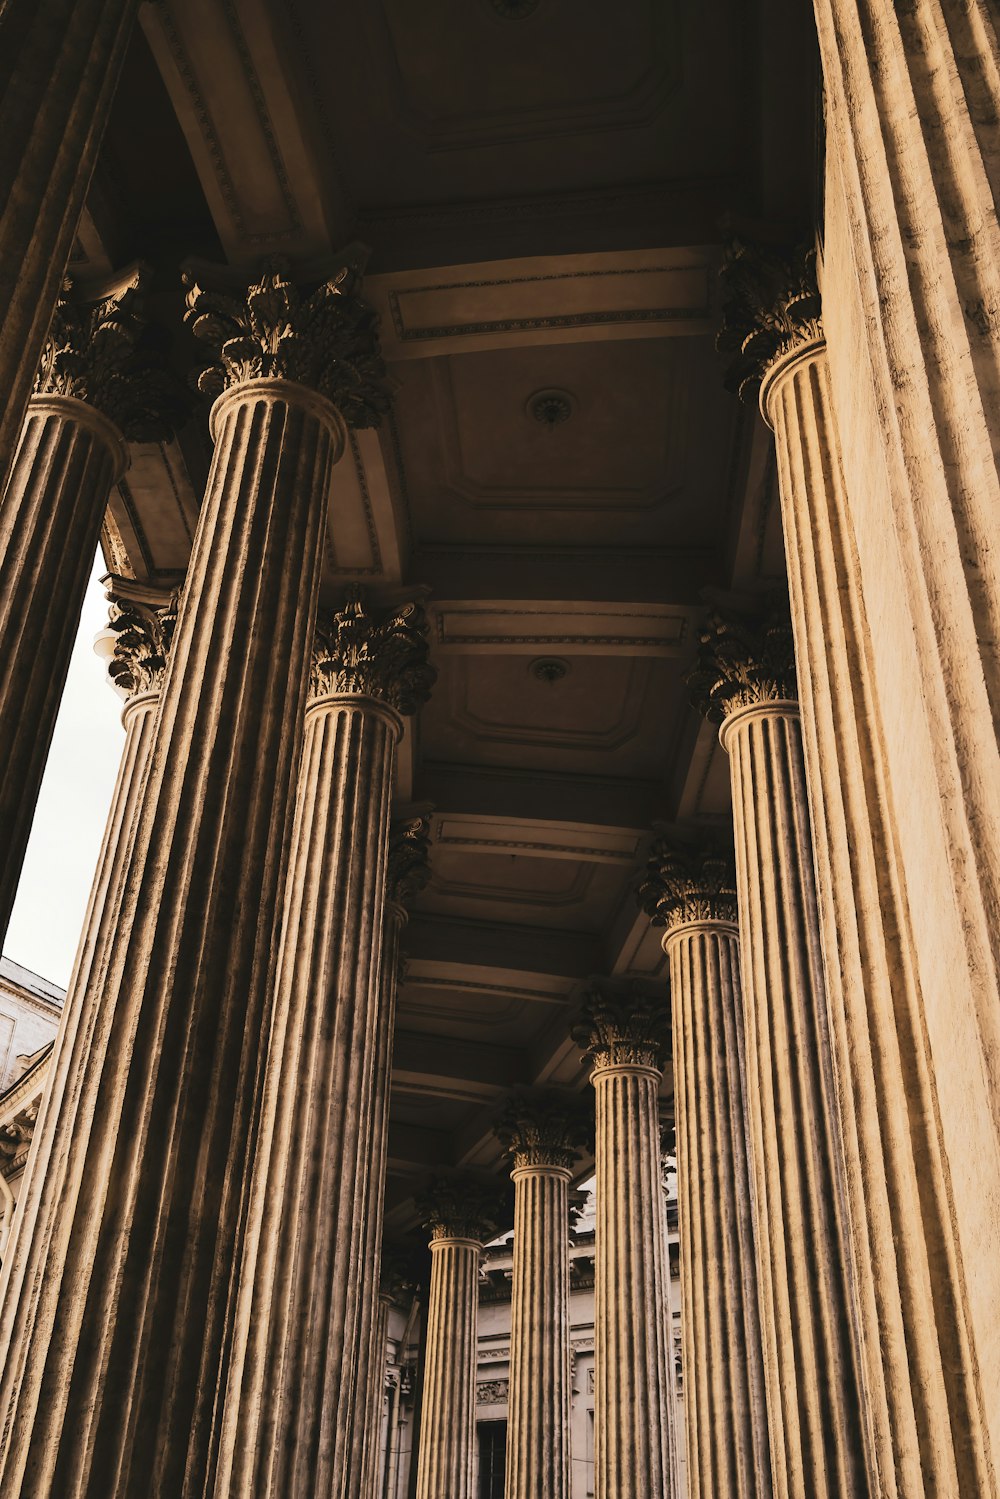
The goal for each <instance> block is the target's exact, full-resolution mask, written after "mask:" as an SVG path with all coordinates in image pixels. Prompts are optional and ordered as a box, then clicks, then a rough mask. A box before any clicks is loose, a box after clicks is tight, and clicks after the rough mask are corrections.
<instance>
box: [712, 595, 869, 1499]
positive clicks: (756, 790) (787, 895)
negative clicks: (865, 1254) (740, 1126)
mask: <svg viewBox="0 0 1000 1499" xmlns="http://www.w3.org/2000/svg"><path fill="white" fill-rule="evenodd" d="M690 682H691V686H692V689H693V691H694V694H695V697H696V700H698V701H699V702H700V704H701V706H702V709H703V711H705V712H706V714H707V715H708V717H709V718H710V719H711V720H712V721H713V722H717V723H721V725H722V728H721V733H720V737H721V739H722V743H723V746H724V748H725V749H726V751H727V753H728V755H729V757H730V771H731V776H732V796H733V823H734V831H735V836H736V873H737V890H738V893H739V901H738V905H739V919H740V943H741V966H742V975H743V1001H744V1009H745V1017H746V1051H747V1104H748V1112H749V1126H750V1148H751V1165H752V1169H753V1175H754V1200H755V1205H756V1225H757V1241H758V1265H759V1276H758V1286H759V1291H760V1305H761V1324H762V1331H763V1340H764V1359H765V1371H766V1380H767V1409H768V1422H769V1426H770V1432H771V1464H772V1476H773V1479H774V1491H775V1494H776V1495H778V1496H781V1499H784V1496H786V1495H787V1496H789V1499H792V1496H795V1499H853V1496H857V1499H862V1496H868V1495H869V1494H872V1493H875V1492H877V1488H875V1487H874V1486H873V1487H869V1479H868V1475H867V1466H866V1460H865V1456H866V1454H865V1438H866V1432H865V1421H864V1413H863V1403H862V1395H861V1389H860V1384H859V1377H858V1370H857V1365H856V1357H855V1347H854V1325H853V1324H854V1317H855V1307H854V1303H853V1296H852V1288H851V1278H850V1272H849V1251H848V1237H847V1225H846V1223H845V1220H844V1207H843V1169H844V1168H843V1145H842V1141H841V1134H840V1126H839V1117H838V1111H837V1105H836V1099H835V1097H834V1092H833V1076H832V1056H831V1047H830V1025H829V1013H828V1006H827V996H826V987H825V984H824V980H823V961H822V953H821V949H820V933H819V922H818V916H817V909H816V884H815V875H814V872H813V850H812V827H811V823H810V818H809V808H808V805H807V801H806V785H805V763H804V758H803V749H802V728H801V724H800V721H799V709H798V702H797V700H796V684H795V661H794V651H793V647H792V631H791V624H790V622H789V620H788V617H787V611H785V609H784V608H783V606H782V605H781V604H780V603H779V604H777V605H775V606H773V607H768V608H767V609H765V610H764V611H763V612H762V613H761V614H760V616H759V617H749V616H746V617H739V616H736V615H727V616H723V615H722V614H719V613H717V614H715V615H713V616H712V618H711V619H710V620H709V623H708V626H707V628H706V630H705V632H704V634H703V636H702V644H701V650H700V655H699V660H698V666H697V667H696V669H695V671H694V672H693V673H692V675H691V678H690Z"/></svg>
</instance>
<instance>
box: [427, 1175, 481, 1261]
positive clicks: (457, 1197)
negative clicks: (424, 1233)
mask: <svg viewBox="0 0 1000 1499" xmlns="http://www.w3.org/2000/svg"><path fill="white" fill-rule="evenodd" d="M416 1207H417V1211H418V1213H419V1214H420V1219H421V1222H422V1223H423V1225H424V1227H425V1228H429V1229H430V1231H431V1242H432V1243H433V1242H434V1240H436V1239H474V1240H475V1241H476V1243H478V1244H485V1243H487V1242H488V1241H489V1240H490V1239H492V1238H493V1236H494V1234H495V1233H496V1232H497V1230H498V1228H499V1225H500V1210H501V1207H502V1193H501V1189H500V1185H499V1183H498V1182H493V1181H489V1180H484V1179H483V1178H482V1177H480V1176H476V1175H474V1174H473V1173H471V1172H462V1173H456V1174H455V1175H454V1176H442V1177H438V1178H436V1179H435V1180H434V1181H433V1182H432V1183H431V1185H430V1186H429V1187H428V1189H427V1191H426V1192H425V1193H424V1194H423V1196H422V1197H420V1198H418V1199H417V1203H416Z"/></svg>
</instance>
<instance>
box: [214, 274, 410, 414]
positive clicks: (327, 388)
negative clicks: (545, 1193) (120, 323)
mask: <svg viewBox="0 0 1000 1499" xmlns="http://www.w3.org/2000/svg"><path fill="white" fill-rule="evenodd" d="M348 258H349V259H351V260H353V262H354V263H353V264H347V263H345V264H342V265H340V266H338V267H337V269H336V270H335V271H334V272H333V273H332V274H331V275H330V276H329V277H328V278H327V279H326V280H325V281H323V282H322V283H321V284H320V285H319V286H314V289H313V290H311V291H309V292H308V293H306V292H304V291H303V290H301V289H300V288H299V287H298V286H297V285H296V284H295V282H294V281H293V280H292V276H291V270H290V267H289V264H288V262H287V261H285V260H282V259H280V258H275V259H272V260H270V261H268V263H267V264H266V265H265V267H264V269H263V270H262V271H261V274H260V276H259V277H258V279H257V280H256V281H254V282H252V283H251V284H250V285H249V286H247V287H245V288H241V289H240V291H239V293H238V294H237V295H232V294H230V293H228V292H223V291H215V290H211V289H209V288H208V287H206V286H202V285H200V284H199V282H198V280H197V279H196V275H195V273H193V272H187V273H185V277H184V280H185V284H186V285H187V287H188V293H187V311H186V312H185V314H184V319H185V322H186V323H187V324H188V325H189V327H190V328H191V331H192V332H193V333H194V335H195V337H196V338H198V339H201V340H202V342H204V343H207V344H209V345H210V346H211V348H212V350H213V352H214V354H215V362H214V363H213V364H210V365H209V366H208V368H207V369H205V370H202V371H201V373H200V375H199V376H198V389H199V390H201V391H203V392H204V393H205V394H206V395H210V396H213V397H215V396H218V395H221V394H222V392H223V391H224V390H229V389H230V388H231V387H233V386H235V385H242V384H243V383H244V382H245V381H247V380H294V381H295V382H296V384H298V385H306V386H308V387H309V389H310V390H315V391H318V392H319V393H320V395H323V396H326V397H327V399H328V400H330V401H331V402H332V403H333V405H334V406H336V407H337V409H338V411H339V412H340V414H341V416H342V417H343V418H344V421H345V422H346V423H347V425H348V426H349V427H375V426H377V425H378V423H379V421H380V420H381V417H382V413H383V412H384V411H385V410H387V408H388V405H389V397H388V394H387V392H386V388H385V383H384V381H385V365H384V363H383V361H382V355H381V352H380V350H379V341H378V318H377V317H376V315H375V313H374V312H373V311H372V309H371V308H370V307H369V306H368V305H367V304H366V303H365V302H362V300H361V298H360V297H359V296H358V294H357V293H358V288H359V286H360V284H361V277H360V274H359V269H358V256H357V255H356V254H355V253H354V249H353V247H352V250H351V251H348V252H345V259H348ZM219 274H223V275H224V273H216V272H213V270H212V269H209V270H208V272H207V276H208V278H210V279H213V280H214V279H218V275H219Z"/></svg>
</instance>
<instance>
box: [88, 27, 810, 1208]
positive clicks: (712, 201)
mask: <svg viewBox="0 0 1000 1499" xmlns="http://www.w3.org/2000/svg"><path fill="white" fill-rule="evenodd" d="M140 19H141V31H139V32H138V33H137V35H136V37H135V38H134V41H133V43H132V46H131V51H130V54H129V57H128V60H127V63H126V67H125V72H124V78H123V83H122V88H121V92H120V94H119V100H118V104H117V105H116V108H115V111H114V114H113V117H112V121H111V125H110V128H109V130H108V134H107V138H106V142H105V145H104V147H103V151H102V155H101V159H100V162H99V165H98V169H97V173H96V175H95V179H94V185H93V190H92V193H91V199H90V201H89V203H88V211H87V213H86V214H85V216H84V222H83V227H82V229H81V233H80V238H79V243H78V245H77V247H76V251H75V254H74V264H73V270H74V273H75V274H77V275H78V276H79V277H81V278H82V279H84V280H86V278H87V277H88V275H92V276H95V277H96V276H98V275H100V274H103V273H105V272H106V271H107V270H108V269H110V268H111V267H112V266H119V265H121V264H123V263H124V262H126V261H128V260H131V259H134V258H137V257H144V258H146V259H147V260H150V261H151V262H152V263H153V265H154V269H155V272H156V277H157V281H156V297H157V298H158V299H159V301H158V303H157V305H158V306H159V307H160V309H161V311H162V315H163V320H164V322H166V321H168V315H169V317H171V318H172V322H173V324H174V325H175V326H176V325H177V324H179V317H178V316H177V313H178V310H179V307H180V297H181V287H180V268H181V262H182V261H183V260H184V258H185V257H187V256H196V257H202V258H205V259H209V260H214V261H216V262H228V263H229V264H230V265H231V266H234V267H237V268H240V269H255V268H256V267H257V266H259V265H260V263H261V261H262V260H263V259H264V258H266V257H268V256H273V255H282V256H285V257H288V258H289V259H290V260H291V262H292V263H293V265H294V266H296V267H298V268H300V271H301V274H302V275H303V276H306V275H307V274H308V267H309V265H310V263H311V262H312V263H318V262H319V260H321V258H322V257H323V256H328V255H330V254H331V253H332V252H335V251H336V250H338V249H339V248H341V247H342V246H344V245H346V244H348V243H350V242H353V241H361V242H363V243H364V244H365V245H367V246H368V248H369V251H370V259H369V262H368V274H367V277H366V281H365V293H364V294H365V296H366V298H367V299H368V300H369V301H370V302H371V303H372V305H373V306H374V307H375V308H376V309H377V311H378V313H379V315H380V318H381V327H382V343H383V351H384V354H385V358H386V361H387V366H388V371H389V376H390V380H391V386H392V392H393V401H392V410H391V413H390V414H389V416H388V417H387V418H386V419H385V421H384V422H383V424H382V426H381V427H380V428H379V429H378V430H377V431H364V432H359V433H356V434H353V436H352V440H351V442H350V444H349V447H348V451H347V452H346V454H345V456H344V458H343V459H342V460H341V462H340V463H339V465H338V466H337V468H336V470H335V472H334V477H333V482H332V484H331V490H330V496H329V520H330V529H329V538H328V542H327V551H326V571H325V576H324V582H323V605H324V607H330V606H331V605H334V604H336V603H337V602H338V600H339V599H340V598H342V596H343V592H344V589H345V587H346V586H347V585H361V586H362V587H365V588H368V589H369V590H371V592H372V596H373V597H374V598H376V599H378V598H380V597H383V596H389V595H391V596H393V597H398V596H399V595H400V591H401V590H402V591H404V592H405V591H406V590H409V591H410V593H411V595H412V594H413V592H416V593H417V594H418V595H419V596H421V597H423V598H424V599H425V601H426V607H427V611H428V617H429V623H430V633H431V656H432V660H433V662H434V665H435V667H436V668H437V671H438V681H437V685H436V688H435V690H434V693H433V695H432V698H431V701H430V703H429V704H428V705H427V706H426V707H425V708H424V709H423V710H422V711H421V713H420V715H419V717H418V719H417V720H416V721H414V722H412V723H411V724H410V726H409V728H408V730H407V735H406V738H405V741H404V746H403V752H402V754H401V757H400V759H401V764H400V772H399V784H398V787H397V807H398V809H399V810H406V809H408V808H412V807H418V808H426V809H429V810H431V812H432V850H431V878H430V881H429V884H428V886H427V888H426V890H425V891H423V893H422V894H421V895H420V896H419V897H418V898H417V900H416V902H415V905H414V909H413V911H412V913H411V917H410V922H409V927H408V930H407V934H406V939H405V946H406V951H407V954H408V966H407V971H406V979H405V983H404V984H403V987H402V989H401V992H400V997H399V1010H398V1034H397V1038H396V1046H395V1056H394V1066H393V1078H392V1098H391V1124H390V1162H389V1165H390V1179H389V1185H388V1195H387V1213H388V1220H389V1223H390V1225H392V1226H396V1227H405V1226H407V1225H408V1224H409V1223H411V1222H412V1221H413V1209H412V1201H413V1196H414V1193H415V1192H418V1191H419V1190H420V1188H421V1186H422V1185H423V1183H424V1182H425V1181H426V1179H427V1176H428V1175H429V1173H430V1172H431V1171H433V1170H434V1168H436V1167H438V1166H442V1165H460V1164H461V1165H465V1164H468V1165H492V1164H494V1163H495V1162H496V1161H497V1160H498V1159H499V1153H500V1147H499V1145H498V1144H497V1142H496V1140H495V1138H494V1136H493V1134H492V1123H493V1119H494V1117H495V1114H496V1110H497V1108H498V1106H499V1104H500V1103H501V1102H502V1100H503V1098H504V1097H505V1095H506V1094H507V1093H508V1092H509V1091H510V1089H511V1088H512V1087H515V1086H518V1085H529V1084H535V1083H542V1082H548V1081H560V1082H563V1083H568V1084H572V1085H577V1086H583V1081H584V1073H583V1069H582V1068H581V1065H580V1057H579V1051H578V1049H577V1047H576V1046H575V1045H574V1043H573V1042H572V1041H571V1040H570V1037H569V1025H570V1023H571V1020H572V1016H573V1012H574V1006H575V1004H576V1003H577V998H578V995H579V992H580V988H581V985H582V983H583V982H584V981H585V980H586V979H587V977H588V976H589V975H592V974H619V975H628V976H630V977H632V978H634V979H635V980H636V981H638V982H639V983H641V984H648V985H650V986H651V987H652V988H655V989H656V990H657V991H658V992H659V991H662V986H663V984H664V982H665V978H664V963H665V960H664V958H663V954H662V953H661V951H660V948H659V943H658V939H657V936H656V934H655V932H652V931H651V930H650V928H649V924H648V920H647V919H646V918H645V917H640V916H639V914H638V911H637V908H636V904H635V897H634V886H635V882H636V879H637V876H638V874H639V872H640V870H641V868H642V866H643V861H644V857H645V854H646V850H647V847H648V842H649V837H650V828H651V825H652V824H653V823H654V822H657V821H661V822H668V823H669V822H675V821H678V820H685V821H690V820H703V821H711V820H713V819H716V820H717V819H719V818H724V817H725V816H726V815H727V812H728V796H729V792H728V776H727V773H726V769H725V764H724V761H723V756H722V751H721V749H720V748H719V746H718V744H717V742H716V740H715V736H714V732H713V731H712V730H711V729H710V728H708V727H706V726H705V725H703V724H702V723H701V721H700V718H699V717H698V715H696V714H695V712H694V710H693V709H692V708H690V707H689V705H688V701H687V695H686V690H685V687H684V673H685V671H686V669H687V667H688V666H689V665H690V662H691V658H692V653H693V648H694V645H695V643H696V640H697V632H698V626H699V620H700V618H701V614H702V612H703V610H704V607H705V603H706V599H708V598H710V597H711V596H712V595H713V591H714V592H715V593H719V592H726V591H730V590H747V589H754V588H760V587H762V586H765V585H766V584H767V582H768V580H769V579H770V578H771V577H772V576H774V575H780V574H781V572H782V570H783V567H782V557H781V538H780V533H779V529H778V518H777V508H776V498H775V478H774V473H773V468H772V460H771V458H770V456H769V454H770V448H769V444H768V441H767V437H766V434H765V433H764V430H763V427H762V424H761V423H760V421H759V419H757V418H755V417H754V416H753V415H752V414H751V413H749V412H748V411H747V410H746V409H745V408H743V407H741V406H740V405H739V403H738V402H737V401H736V399H735V398H734V397H733V396H731V395H729V394H728V393H727V392H726V391H725V390H724V388H723V385H722V379H721V361H720V359H719V357H718V355H717V354H716V352H715V348H714V335H715V330H716V328H717V326H718V321H719V308H718V291H717V275H716V273H717V268H718V264H719V260H720V256H721V253H722V247H723V244H724V242H725V241H726V239H727V238H729V237H730V236H731V235H732V234H733V233H734V232H740V231H741V230H743V231H744V232H747V233H751V232H753V231H754V230H760V229H761V227H763V228H765V229H770V231H771V232H774V233H776V234H777V233H780V234H782V235H784V236H785V237H788V236H789V235H794V234H795V232H796V231H797V229H798V226H799V225H800V224H801V223H803V222H807V221H808V220H809V215H810V212H811V200H812V184H813V159H814V140H813V119H814V110H815V100H814V89H815V85H814V80H813V78H812V77H811V76H810V74H809V72H808V70H803V68H802V66H801V61H799V62H798V63H797V64H796V66H795V68H794V69H792V68H790V67H789V66H788V63H787V59H788V58H789V57H796V58H798V59H801V57H803V56H808V55H809V44H808V40H807V38H808V31H807V27H808V24H809V17H808V16H802V15H799V13H798V8H797V7H795V6H794V5H793V4H791V3H790V0H788V3H779V0H773V3H768V0H754V3H736V0H734V3H733V4H732V5H730V6H728V7H726V6H722V5H717V6H714V7H712V8H711V17H710V18H709V15H708V13H707V12H705V11H704V9H703V8H700V7H697V6H682V5H680V4H679V3H676V0H666V3H663V0H620V3H619V4H618V5H616V6H615V7H614V8H613V11H609V8H608V7H607V6H606V5H604V4H602V3H599V0H537V3H536V4H531V3H523V4H515V3H510V0H426V3H423V4H421V5H419V6H418V5H413V4H412V3H410V0H355V3H344V4H339V5H337V6H331V5H329V4H320V3H318V0H285V3H279V0H248V3H246V4H241V5H240V6H239V7H238V9H237V7H235V6H233V5H232V4H231V3H228V0H161V3H158V4H156V5H152V4H147V5H145V6H143V7H142V9H141V12H140ZM748 57H752V58H753V59H754V66H753V67H747V66H746V60H747V58H748ZM779 84H780V86H778V85H779ZM139 98H141V99H142V100H143V114H144V117H145V119H146V121H147V122H148V128H147V129H146V130H144V133H143V138H142V142H141V150H140V149H139V148H138V146H137V144H136V142H135V141H134V140H133V138H132V136H131V132H130V127H129V121H130V118H131V116H132V113H133V105H134V102H135V101H136V100H137V99H139ZM776 140H780V141H782V142H783V143H784V144H783V149H782V150H781V151H776V150H775V149H774V148H773V147H774V142H775V141H776ZM765 164H766V165H765ZM186 338H187V335H182V334H177V335H176V348H175V350H174V356H175V362H176V363H177V364H178V365H180V364H183V363H187V364H195V363H197V362H198V361H197V354H196V351H195V350H194V349H193V347H192V346H191V345H189V344H188V343H187V342H186ZM209 455H210V443H209V437H208V429H207V420H206V414H205V411H204V410H199V411H197V412H196V414H195V415H194V416H193V417H192V419H191V421H190V423H189V424H188V427H187V428H186V429H185V430H184V431H183V432H182V433H181V434H180V436H179V437H178V439H177V440H176V441H175V442H172V443H169V444H147V445H143V446H138V447H136V449H135V452H134V458H133V463H132V467H131V468H130V470H129V473H128V474H127V476H126V479H125V480H124V481H123V482H122V484H121V486H120V487H119V489H118V491H117V492H116V494H115V497H114V499H113V503H112V507H111V513H110V516H109V522H108V526H107V528H106V532H105V538H104V544H105V551H106V556H107V560H108V563H109V566H110V567H111V568H112V569H113V570H114V571H116V572H124V573H126V574H130V575H132V576H135V577H137V578H140V579H156V578H158V577H163V576H165V575H168V574H170V573H172V572H174V571H177V570H179V569H182V568H183V567H184V566H185V563H186V560H187V556H188V553H189V550H190V544H191V537H192V534H193V529H194V526H195V524H196V521H197V513H198V504H199V497H200V494H201V491H202V486H203V483H204V476H205V472H206V469H207V464H208V459H209ZM671 1086H672V1084H671V1076H670V1072H669V1069H668V1072H667V1075H666V1077H665V1080H664V1109H665V1112H666V1113H667V1114H669V1111H670V1108H671Z"/></svg>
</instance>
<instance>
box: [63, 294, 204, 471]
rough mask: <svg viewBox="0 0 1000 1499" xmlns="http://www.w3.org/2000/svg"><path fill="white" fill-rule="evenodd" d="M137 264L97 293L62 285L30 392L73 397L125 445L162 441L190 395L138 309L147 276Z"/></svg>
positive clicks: (180, 418)
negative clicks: (98, 416)
mask: <svg viewBox="0 0 1000 1499" xmlns="http://www.w3.org/2000/svg"><path fill="white" fill-rule="evenodd" d="M149 275H150V273H149V271H148V269H147V268H146V267H145V266H137V267H135V268H134V269H133V270H132V271H131V272H129V273H128V274H127V275H126V276H125V277H124V278H122V279H120V280H119V281H118V282H117V283H116V284H115V285H114V286H112V287H110V288H107V289H106V290H105V291H104V293H103V295H101V296H98V297H91V298H89V299H88V298H87V297H86V294H85V293H84V292H83V291H82V290H80V289H79V288H78V287H77V286H76V285H75V284H74V283H73V282H72V281H71V280H69V279H67V281H66V282H65V283H64V286H63V289H62V292H61V294H60V296H59V300H58V301H57V303H56V309H55V312H54V313H53V315H52V322H51V323H50V324H49V330H48V333H47V334H46V338H45V344H44V346H43V349H42V359H41V363H40V364H39V367H38V372H37V374H36V376H35V383H34V394H35V395H38V396H44V395H54V396H72V397H74V398H75V399H76V400H78V401H84V402H85V403H86V404H87V405H88V406H93V407H94V408H95V409H96V410H98V411H100V412H102V413H103V415H104V416H106V417H108V419H109V420H110V421H112V422H114V424H115V426H116V427H117V428H118V430H119V431H120V432H121V433H122V435H123V436H124V437H126V438H128V439H129V440H130V441H132V442H167V441H169V440H170V438H171V437H172V436H173V433H174V430H175V428H176V427H177V426H178V425H180V423H181V422H183V421H184V419H185V418H186V417H187V415H188V413H189V411H190V406H191V398H190V396H189V394H188V392H187V391H186V390H185V388H184V386H183V385H182V384H181V382H180V380H178V379H177V378H176V376H174V375H173V374H171V372H170V371H169V370H168V369H167V368H166V367H165V365H164V362H163V359H162V357H161V355H160V351H159V350H158V348H157V347H156V340H155V337H154V335H153V333H152V331H151V330H150V329H149V327H148V325H147V322H146V319H145V316H144V312H143V293H144V291H145V289H146V286H147V283H148V280H149Z"/></svg>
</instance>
